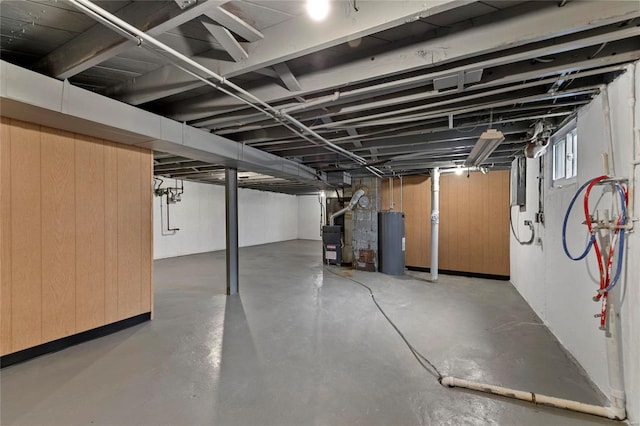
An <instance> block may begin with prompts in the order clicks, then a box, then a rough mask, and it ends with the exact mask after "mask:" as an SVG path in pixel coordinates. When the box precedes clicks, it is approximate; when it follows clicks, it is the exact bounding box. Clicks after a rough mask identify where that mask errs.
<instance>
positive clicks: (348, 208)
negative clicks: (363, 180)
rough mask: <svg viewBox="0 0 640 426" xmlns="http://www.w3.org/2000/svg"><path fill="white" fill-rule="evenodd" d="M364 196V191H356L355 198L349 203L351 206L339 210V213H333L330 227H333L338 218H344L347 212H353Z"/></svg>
mask: <svg viewBox="0 0 640 426" xmlns="http://www.w3.org/2000/svg"><path fill="white" fill-rule="evenodd" d="M363 195H364V191H363V190H362V189H358V190H357V191H356V193H355V194H353V197H351V201H349V205H348V206H347V207H345V208H344V209H341V210H338V211H337V212H335V213H333V214H332V215H331V216H330V217H329V225H331V226H333V224H334V221H335V218H336V217H338V216H342V215H343V214H345V213H346V212H349V211H351V210H353V208H354V207H355V206H356V204H358V200H359V199H360V197H362V196H363Z"/></svg>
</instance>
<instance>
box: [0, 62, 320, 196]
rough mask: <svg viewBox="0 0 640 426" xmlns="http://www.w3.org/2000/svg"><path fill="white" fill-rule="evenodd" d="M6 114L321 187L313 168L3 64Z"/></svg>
mask: <svg viewBox="0 0 640 426" xmlns="http://www.w3.org/2000/svg"><path fill="white" fill-rule="evenodd" d="M0 107H1V108H2V114H3V116H6V117H9V118H15V119H19V120H25V121H29V122H32V123H36V124H41V125H45V126H49V127H53V128H58V129H62V130H67V131H71V132H76V133H80V134H84V135H88V136H94V137H98V138H103V139H107V140H112V141H115V142H119V143H124V144H128V145H136V146H138V147H143V148H147V149H151V150H158V151H164V152H167V153H170V154H173V155H178V156H182V157H188V158H191V159H193V160H199V161H203V162H207V163H214V164H221V165H224V166H227V167H235V168H240V169H244V170H251V171H255V172H259V173H264V174H268V175H271V176H276V177H282V178H285V179H291V180H295V181H299V182H304V183H307V184H311V185H322V181H321V178H320V177H319V176H318V174H317V173H316V172H315V170H313V169H311V168H309V167H306V166H304V165H301V164H299V163H296V162H293V161H290V160H287V159H284V158H281V157H278V156H276V155H273V154H269V153H267V152H265V151H261V150H259V149H256V148H252V147H249V146H243V145H242V144H239V143H237V142H235V141H232V140H229V139H226V138H223V137H221V136H217V135H214V134H211V133H207V132H203V131H202V130H199V129H196V128H194V127H191V126H188V125H185V124H183V123H178V122H176V121H173V120H171V119H168V118H165V117H161V116H159V115H156V114H152V113H150V112H147V111H143V110H141V109H139V108H135V107H133V106H130V105H126V104H123V103H121V102H118V101H116V100H113V99H110V98H107V97H105V96H101V95H99V94H97V93H93V92H90V91H87V90H84V89H80V88H78V87H75V86H73V85H71V84H70V83H69V82H68V81H64V82H62V81H59V80H56V79H53V78H50V77H46V76H44V75H41V74H38V73H35V72H33V71H29V70H26V69H23V68H20V67H18V66H16V65H13V64H10V63H8V62H6V61H2V60H0Z"/></svg>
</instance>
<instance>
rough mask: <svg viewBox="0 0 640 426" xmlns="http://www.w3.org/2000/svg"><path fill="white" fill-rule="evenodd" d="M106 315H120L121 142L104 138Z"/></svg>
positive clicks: (107, 317)
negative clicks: (119, 183)
mask: <svg viewBox="0 0 640 426" xmlns="http://www.w3.org/2000/svg"><path fill="white" fill-rule="evenodd" d="M103 186H104V215H105V222H104V317H105V321H106V322H107V323H111V322H114V321H117V320H119V319H120V317H119V316H118V146H117V144H115V143H113V142H104V185H103Z"/></svg>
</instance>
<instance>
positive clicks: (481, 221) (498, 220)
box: [382, 171, 509, 275]
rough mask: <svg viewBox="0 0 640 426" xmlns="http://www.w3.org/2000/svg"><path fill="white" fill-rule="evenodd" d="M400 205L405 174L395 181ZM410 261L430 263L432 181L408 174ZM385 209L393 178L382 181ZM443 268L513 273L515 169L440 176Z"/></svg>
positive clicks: (405, 195)
mask: <svg viewBox="0 0 640 426" xmlns="http://www.w3.org/2000/svg"><path fill="white" fill-rule="evenodd" d="M393 189H394V201H395V205H396V210H399V209H400V205H399V199H400V198H399V179H397V178H396V179H395V181H394V188H393ZM402 199H403V208H404V212H405V221H406V238H407V253H406V256H407V257H406V259H407V262H406V263H407V265H408V266H416V267H425V268H428V267H430V263H431V253H430V248H431V222H430V214H431V181H430V179H429V178H426V177H420V176H413V177H405V178H404V179H403V197H402ZM382 200H383V201H382V202H383V204H382V208H383V210H385V209H388V208H389V202H390V197H389V185H388V180H385V181H384V182H383V184H382ZM439 234H440V241H439V251H438V254H439V262H438V263H439V267H440V269H443V270H451V271H460V272H473V273H480V274H492V275H509V173H508V171H494V172H491V173H488V174H486V175H484V174H481V173H471V174H470V176H469V177H468V178H467V176H466V175H462V176H458V175H455V174H449V173H447V174H442V175H441V178H440V228H439Z"/></svg>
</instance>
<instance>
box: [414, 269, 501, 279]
mask: <svg viewBox="0 0 640 426" xmlns="http://www.w3.org/2000/svg"><path fill="white" fill-rule="evenodd" d="M407 269H408V270H410V271H416V272H431V268H423V267H421V266H407ZM438 273H441V274H445V275H457V276H460V277H471V278H485V279H488V280H499V281H509V280H510V279H511V277H510V276H509V275H493V274H479V273H476V272H464V271H449V270H448V269H438Z"/></svg>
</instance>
